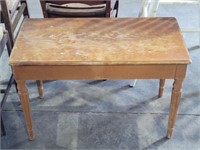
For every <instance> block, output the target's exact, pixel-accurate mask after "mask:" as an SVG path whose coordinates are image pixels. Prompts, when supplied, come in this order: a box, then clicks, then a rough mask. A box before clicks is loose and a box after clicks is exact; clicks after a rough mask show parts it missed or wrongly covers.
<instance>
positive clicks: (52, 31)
mask: <svg viewBox="0 0 200 150" xmlns="http://www.w3.org/2000/svg"><path fill="white" fill-rule="evenodd" d="M9 63H10V65H12V69H13V73H14V76H15V79H16V81H17V84H18V89H19V96H20V100H21V105H22V108H23V112H24V116H25V121H26V127H27V132H28V136H29V139H31V140H32V139H34V132H33V129H32V119H31V112H30V110H31V108H30V104H29V95H28V92H27V88H26V85H25V81H26V80H63V79H67V80H70V79H160V87H159V94H158V96H162V93H163V87H164V81H165V79H174V84H173V89H172V96H171V104H170V113H169V123H168V131H167V137H168V138H170V137H171V135H172V132H173V126H174V123H175V119H176V113H177V109H178V105H179V100H180V96H181V87H182V81H183V79H184V77H185V74H186V68H187V64H189V63H190V58H189V55H188V51H187V49H186V47H185V44H184V41H183V37H182V35H181V32H180V29H179V26H178V24H177V21H176V19H174V18H118V19H116V18H112V19H111V18H105V19H102V18H101V19H98V18H86V19H78V18H76V19H75V18H74V19H64V18H63V19H62V18H56V19H26V20H25V22H24V23H23V26H22V28H21V31H20V33H19V36H18V38H17V41H16V44H15V46H14V49H13V51H12V54H11V57H10V60H9ZM52 92H53V91H52ZM144 92H145V91H144Z"/></svg>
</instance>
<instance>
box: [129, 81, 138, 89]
mask: <svg viewBox="0 0 200 150" xmlns="http://www.w3.org/2000/svg"><path fill="white" fill-rule="evenodd" d="M136 83H137V79H135V80H134V81H132V82H131V83H130V84H129V87H131V88H132V87H134V86H135V85H136Z"/></svg>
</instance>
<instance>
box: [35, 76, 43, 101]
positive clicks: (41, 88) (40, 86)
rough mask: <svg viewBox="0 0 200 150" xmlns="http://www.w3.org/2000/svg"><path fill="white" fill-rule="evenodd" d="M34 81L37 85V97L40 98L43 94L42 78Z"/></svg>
mask: <svg viewBox="0 0 200 150" xmlns="http://www.w3.org/2000/svg"><path fill="white" fill-rule="evenodd" d="M36 83H37V87H38V93H39V97H40V98H43V96H44V91H43V83H42V80H37V81H36Z"/></svg>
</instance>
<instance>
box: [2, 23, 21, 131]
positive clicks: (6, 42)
mask: <svg viewBox="0 0 200 150" xmlns="http://www.w3.org/2000/svg"><path fill="white" fill-rule="evenodd" d="M6 46H7V51H8V55H10V53H11V44H10V39H9V35H8V32H7V31H3V28H2V27H0V57H1V55H2V53H3V50H4V48H5V47H6ZM13 82H14V77H13V75H11V76H10V79H9V81H8V84H7V86H6V88H5V89H0V93H1V94H3V98H2V100H1V114H2V110H3V107H4V105H5V101H6V99H7V97H8V93H9V91H10V88H11V85H12V83H13ZM16 88H17V87H16ZM5 134H6V131H5V128H4V124H3V119H2V116H1V135H5Z"/></svg>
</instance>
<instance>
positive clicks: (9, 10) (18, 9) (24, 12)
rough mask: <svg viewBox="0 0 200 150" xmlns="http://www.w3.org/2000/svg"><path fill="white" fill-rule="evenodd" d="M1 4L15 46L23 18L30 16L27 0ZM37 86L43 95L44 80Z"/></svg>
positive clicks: (4, 20) (3, 17)
mask: <svg viewBox="0 0 200 150" xmlns="http://www.w3.org/2000/svg"><path fill="white" fill-rule="evenodd" d="M0 4H1V8H2V10H1V11H2V19H3V23H4V24H5V28H6V30H7V31H8V34H9V37H10V43H11V47H13V46H14V43H15V39H16V37H17V35H18V32H19V30H20V27H21V23H22V21H23V19H24V18H25V17H29V13H28V8H27V3H26V0H1V3H0ZM21 19H22V21H21ZM14 33H15V34H14ZM37 86H38V92H39V96H40V97H43V95H44V94H43V86H42V81H39V80H38V81H37Z"/></svg>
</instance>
